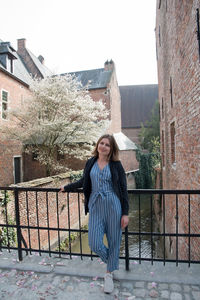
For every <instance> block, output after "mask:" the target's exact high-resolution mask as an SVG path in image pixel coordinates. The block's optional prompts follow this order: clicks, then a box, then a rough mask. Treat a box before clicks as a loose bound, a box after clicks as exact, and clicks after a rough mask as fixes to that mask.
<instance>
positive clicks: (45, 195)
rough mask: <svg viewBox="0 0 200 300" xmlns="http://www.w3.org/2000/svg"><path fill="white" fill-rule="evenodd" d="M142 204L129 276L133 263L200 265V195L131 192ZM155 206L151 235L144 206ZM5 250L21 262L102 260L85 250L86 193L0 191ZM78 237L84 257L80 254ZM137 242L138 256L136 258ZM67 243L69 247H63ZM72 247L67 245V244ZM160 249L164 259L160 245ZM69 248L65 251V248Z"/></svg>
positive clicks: (128, 236)
mask: <svg viewBox="0 0 200 300" xmlns="http://www.w3.org/2000/svg"><path fill="white" fill-rule="evenodd" d="M128 193H129V195H134V199H132V197H130V198H131V199H132V200H130V201H135V202H137V211H136V214H134V218H136V224H137V225H134V226H135V227H134V228H131V229H129V228H126V229H125V231H124V232H123V240H124V251H123V255H121V254H120V258H121V259H124V260H125V266H126V270H129V263H130V261H139V262H140V263H141V261H151V262H152V264H153V262H154V261H162V262H163V263H164V264H165V263H166V262H175V263H176V265H178V263H180V262H181V263H188V265H190V264H191V263H200V221H199V213H200V211H199V210H200V190H129V191H128ZM144 195H145V201H147V202H148V203H149V207H150V209H149V216H148V222H149V228H150V229H149V230H148V231H147V230H145V229H144V228H143V224H142V221H141V211H142V208H141V203H142V201H144V199H143V196H144ZM0 204H1V210H0V246H1V248H2V249H8V250H9V251H10V250H11V249H15V250H17V251H18V258H19V260H22V259H23V252H25V253H26V254H28V253H30V254H32V252H38V253H39V254H40V255H41V254H42V253H48V254H49V255H50V256H51V255H52V254H57V255H58V256H59V257H63V258H64V257H66V255H69V256H70V258H71V257H72V256H81V258H83V257H84V256H87V257H91V259H93V257H96V255H95V254H94V253H92V252H88V251H85V250H84V247H83V244H82V241H83V237H84V236H85V235H87V232H88V230H87V228H86V227H83V225H84V223H87V219H85V216H84V204H83V195H82V191H76V192H73V193H60V192H59V189H57V188H21V187H13V188H11V187H0ZM74 236H76V244H77V243H78V245H79V251H77V250H76V251H75V250H74V248H73V245H74V242H73V240H74ZM132 237H134V238H135V237H136V240H137V243H138V248H137V254H134V255H133V254H132V253H131V251H129V250H130V249H131V246H132ZM144 237H147V238H148V241H149V243H150V250H151V251H150V255H148V256H143V252H142V241H143V239H144ZM63 240H64V241H65V242H63ZM66 241H67V242H66ZM158 243H159V253H158V251H156V250H155V244H158ZM63 244H64V246H65V247H64V246H63Z"/></svg>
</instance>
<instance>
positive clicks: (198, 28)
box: [196, 8, 200, 62]
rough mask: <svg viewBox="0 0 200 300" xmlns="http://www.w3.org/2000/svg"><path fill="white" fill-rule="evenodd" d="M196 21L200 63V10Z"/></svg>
mask: <svg viewBox="0 0 200 300" xmlns="http://www.w3.org/2000/svg"><path fill="white" fill-rule="evenodd" d="M196 12H197V13H196V20H197V31H196V33H197V40H198V46H199V62H200V27H199V9H198V8H197V10H196Z"/></svg>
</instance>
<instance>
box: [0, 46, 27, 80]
mask: <svg viewBox="0 0 200 300" xmlns="http://www.w3.org/2000/svg"><path fill="white" fill-rule="evenodd" d="M1 43H3V41H2V40H0V45H1ZM8 44H9V43H8ZM11 49H12V50H13V52H14V56H15V58H16V59H14V69H13V73H10V74H11V75H14V76H15V77H16V78H17V79H20V80H21V81H23V82H24V83H26V84H29V83H30V80H31V77H30V74H29V72H28V70H27V69H26V67H25V66H24V64H23V62H22V61H21V59H20V57H19V55H18V54H17V52H16V51H15V50H14V49H13V48H12V47H11ZM0 67H1V68H2V69H3V70H5V71H7V72H9V70H7V69H6V68H5V67H4V66H3V64H1V63H0Z"/></svg>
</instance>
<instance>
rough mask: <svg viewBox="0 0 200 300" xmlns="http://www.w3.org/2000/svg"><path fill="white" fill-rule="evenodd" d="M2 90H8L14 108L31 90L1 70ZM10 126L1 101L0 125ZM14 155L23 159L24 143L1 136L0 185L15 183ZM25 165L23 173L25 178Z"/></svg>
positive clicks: (10, 107) (10, 106)
mask: <svg viewBox="0 0 200 300" xmlns="http://www.w3.org/2000/svg"><path fill="white" fill-rule="evenodd" d="M0 78H1V80H0V92H2V90H5V91H6V92H8V109H14V108H15V107H18V105H20V104H21V102H22V101H23V99H25V98H26V97H28V96H29V90H28V87H27V86H26V85H24V84H23V83H21V82H19V81H17V80H16V79H14V78H12V77H11V76H9V75H8V74H6V73H5V72H3V71H1V70H0ZM2 125H6V126H10V120H9V119H3V118H2V101H0V126H2ZM14 157H21V159H22V145H21V144H20V143H19V142H17V141H14V140H12V139H5V138H4V137H3V136H2V135H1V136H0V185H1V186H7V185H9V184H11V183H14V167H13V166H14ZM23 172H24V169H23V165H22V166H21V174H22V180H23Z"/></svg>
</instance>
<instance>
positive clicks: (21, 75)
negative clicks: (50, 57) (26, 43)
mask: <svg viewBox="0 0 200 300" xmlns="http://www.w3.org/2000/svg"><path fill="white" fill-rule="evenodd" d="M6 44H7V46H6ZM26 50H27V52H28V54H29V55H30V57H31V58H32V60H33V62H34V64H35V65H36V67H37V69H38V70H39V71H40V73H41V74H42V76H43V77H47V76H52V75H53V73H52V72H51V71H50V70H49V69H48V68H47V67H46V66H45V65H43V64H42V63H41V62H40V60H39V59H38V58H37V57H36V56H35V55H34V54H33V53H32V52H31V51H30V50H28V49H27V48H26ZM4 52H5V53H8V52H9V53H10V54H12V55H14V56H15V60H14V70H13V73H10V72H9V70H7V69H6V68H5V67H4V66H3V64H2V63H1V62H0V67H1V69H3V70H5V71H6V72H7V73H10V74H11V75H12V76H13V75H14V77H16V78H17V79H19V80H21V81H23V82H24V83H26V84H28V85H29V84H30V82H31V79H32V75H31V74H30V72H29V70H28V69H27V67H26V65H25V63H24V61H23V59H22V58H21V57H20V56H19V55H18V53H17V52H16V51H15V50H14V48H13V47H12V46H11V45H10V43H9V42H6V43H4V42H3V41H2V40H1V39H0V53H2V54H3V53H4Z"/></svg>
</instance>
